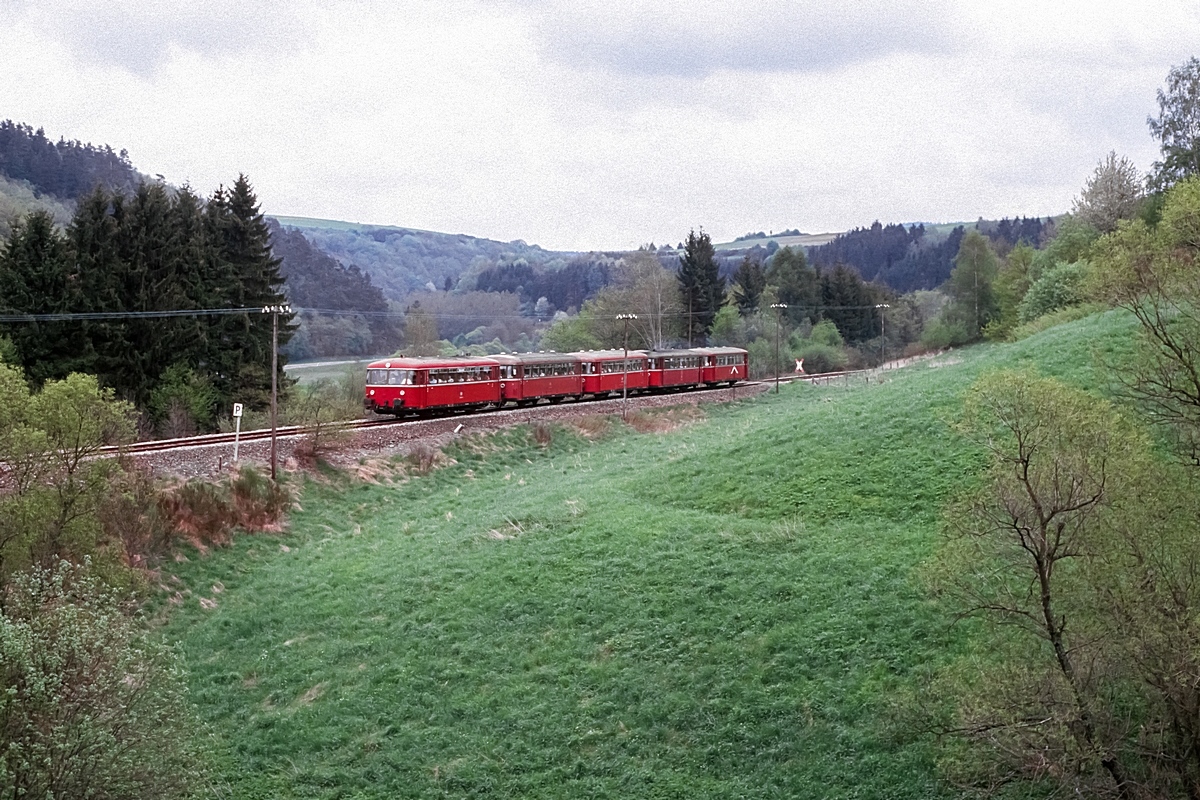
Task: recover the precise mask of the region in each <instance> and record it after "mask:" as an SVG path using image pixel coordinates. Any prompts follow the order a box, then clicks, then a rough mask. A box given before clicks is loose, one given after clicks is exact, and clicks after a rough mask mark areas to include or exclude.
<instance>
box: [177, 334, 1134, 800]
mask: <svg viewBox="0 0 1200 800" xmlns="http://www.w3.org/2000/svg"><path fill="white" fill-rule="evenodd" d="M1132 336H1133V327H1132V325H1131V324H1130V322H1129V320H1128V319H1127V318H1125V317H1123V316H1121V315H1119V314H1117V313H1109V314H1105V315H1098V316H1093V317H1089V318H1087V319H1084V320H1081V321H1079V322H1075V323H1071V324H1069V325H1063V326H1059V327H1057V328H1052V329H1050V330H1048V331H1045V332H1043V333H1041V334H1039V335H1037V336H1035V337H1032V338H1029V339H1026V340H1024V341H1022V342H1019V343H1016V344H1009V345H984V346H979V347H975V348H972V349H968V350H964V351H960V352H954V353H949V354H945V355H942V356H940V357H938V358H935V359H931V360H929V361H927V362H923V363H921V364H918V365H916V366H912V367H909V368H905V369H902V370H897V371H895V372H892V373H888V374H887V375H886V378H885V380H884V381H883V382H877V381H872V382H871V383H870V384H869V385H866V386H854V387H849V388H847V387H838V386H829V387H812V386H808V385H802V384H797V385H791V386H785V387H784V388H783V390H782V392H781V393H779V394H774V393H770V394H765V395H760V396H758V397H756V398H753V399H749V400H744V401H740V402H738V403H734V404H729V405H721V406H706V407H705V408H704V410H703V412H701V413H702V414H703V417H695V416H694V415H690V414H688V413H685V412H674V413H672V414H670V415H667V417H669V418H664V419H662V420H660V422H661V423H662V424H661V425H660V427H661V428H664V429H666V430H660V431H658V432H644V433H643V432H638V430H637V429H635V428H634V427H632V426H626V425H623V424H622V423H621V421H620V420H619V418H618V419H597V420H591V421H589V424H588V425H586V426H585V427H584V428H583V429H576V428H554V429H552V430H550V431H549V432H548V433H547V431H546V430H541V429H539V430H533V429H530V428H516V429H512V430H508V431H505V432H502V433H499V434H495V435H492V436H488V437H478V438H476V437H470V438H466V439H463V440H461V441H460V442H459V443H458V444H456V445H455V446H454V447H453V448H452V449H451V450H450V451H448V453H447V455H448V456H450V457H451V458H452V459H453V460H454V463H447V464H445V465H443V466H442V467H441V468H439V469H436V470H433V471H432V472H429V473H428V474H424V475H421V474H416V473H414V472H413V471H412V469H411V467H410V466H409V465H406V464H402V463H400V464H396V465H394V472H393V474H392V475H391V480H390V481H389V480H388V479H386V478H387V476H386V475H385V476H384V477H383V478H381V479H380V480H379V481H378V482H370V481H364V480H361V479H351V478H350V477H348V476H345V475H341V474H332V473H331V474H326V475H324V476H323V477H322V478H320V479H312V478H309V479H305V480H304V481H303V485H302V486H301V487H299V488H300V495H301V496H300V506H301V507H300V508H299V509H297V510H296V511H294V512H293V513H292V515H291V518H290V524H289V527H288V531H287V532H286V533H285V534H281V535H256V536H243V537H241V538H240V539H238V540H237V541H236V543H235V544H234V545H233V546H231V547H230V548H228V549H224V550H220V551H216V552H212V553H209V554H205V555H202V554H200V553H197V552H194V551H192V552H189V553H188V554H187V555H188V560H186V561H183V562H179V563H171V564H169V565H168V566H167V567H164V575H163V581H164V583H165V584H166V585H168V586H170V587H172V588H173V589H175V588H178V589H180V590H181V595H180V596H181V598H182V600H181V602H179V603H177V604H164V608H166V609H169V611H168V612H167V615H168V620H169V621H168V623H167V626H166V632H167V634H168V635H169V636H170V637H172V638H173V639H176V640H178V641H179V642H180V643H181V647H182V649H183V651H184V653H185V654H186V659H187V663H188V668H189V670H190V675H191V685H192V697H193V700H194V701H195V702H196V704H197V705H198V707H199V711H200V715H201V717H202V718H203V719H204V721H205V722H206V724H207V726H208V727H209V728H210V730H211V732H212V735H213V741H214V743H215V744H214V747H215V750H216V758H217V765H218V783H219V785H220V787H222V789H223V790H228V792H229V794H230V795H231V796H234V797H247V798H276V797H282V798H289V797H296V798H300V797H303V798H309V797H313V798H318V797H319V798H357V797H363V798H366V797H371V798H375V797H378V798H395V797H413V798H417V797H420V798H433V797H489V798H525V797H538V798H541V797H558V798H579V797H597V798H598V797H607V798H735V797H756V798H779V797H798V798H809V797H811V798H849V797H864V798H868V797H877V798H930V797H939V796H947V797H949V796H953V795H954V794H955V792H954V791H952V789H951V787H947V786H944V785H943V784H941V783H940V782H939V779H938V776H937V773H936V769H935V763H934V756H935V753H934V749H933V747H934V743H933V741H932V739H931V737H928V736H925V735H922V734H920V732H918V731H915V730H913V729H912V726H911V724H910V723H909V722H907V720H910V719H911V718H912V715H911V713H909V709H908V708H907V706H909V705H910V704H911V702H912V701H911V698H913V697H920V693H921V689H922V686H923V685H924V683H923V682H924V681H925V680H926V679H927V678H928V676H929V675H930V673H931V672H932V671H934V670H936V669H937V667H938V666H939V665H940V664H943V663H945V662H946V661H947V660H949V659H950V658H952V657H953V656H954V655H955V654H957V653H961V652H963V651H964V648H966V647H967V646H968V645H969V642H968V641H967V640H968V638H969V636H970V635H971V627H970V626H969V625H963V624H959V625H955V624H953V622H952V618H951V615H950V612H949V610H948V609H944V608H942V607H940V606H939V605H938V604H937V603H936V602H935V601H934V600H932V599H931V598H930V596H929V593H928V592H927V591H926V589H925V587H924V586H923V585H922V582H921V580H920V577H919V575H918V568H919V566H920V565H921V564H922V562H923V561H924V560H926V559H927V558H928V557H929V556H930V555H931V553H932V552H933V551H934V549H935V548H936V547H937V544H938V527H939V523H940V520H941V514H942V508H943V506H944V504H945V502H946V501H947V500H948V499H949V498H950V497H952V496H953V495H954V494H955V493H956V492H958V491H960V490H961V489H963V488H964V487H966V486H969V485H970V484H971V482H972V481H973V480H974V479H975V475H976V474H977V473H978V472H979V470H980V469H981V467H982V466H983V464H984V457H983V455H982V453H980V452H978V451H977V450H975V449H973V448H972V447H971V446H969V445H968V444H967V443H966V442H965V441H963V440H962V439H961V438H960V437H959V436H958V435H957V434H956V433H955V432H954V430H953V428H952V427H951V423H952V422H953V420H954V419H955V417H956V413H957V409H958V407H959V405H960V401H961V396H962V393H963V391H964V390H965V389H966V388H967V387H968V386H969V385H970V383H971V382H972V381H973V380H974V379H975V378H976V377H977V376H978V375H980V374H981V373H982V372H984V371H986V370H989V369H995V368H1002V367H1013V366H1020V365H1029V364H1032V365H1036V366H1037V367H1038V368H1039V369H1040V370H1041V371H1042V372H1043V373H1045V374H1050V375H1056V376H1059V377H1061V378H1063V379H1064V380H1067V381H1069V382H1071V383H1074V384H1077V385H1081V386H1085V387H1087V388H1091V389H1093V390H1096V391H1100V392H1104V391H1106V390H1107V388H1108V387H1109V386H1110V385H1111V384H1112V383H1113V378H1112V376H1111V375H1110V374H1109V373H1108V372H1107V371H1106V369H1105V368H1104V367H1103V366H1100V362H1099V361H1098V356H1101V357H1102V356H1109V357H1111V356H1114V355H1120V354H1122V353H1124V351H1125V350H1126V349H1127V348H1128V347H1129V346H1130V342H1131V339H1132ZM671 421H674V422H675V423H677V424H674V425H672V424H669V423H670V422H671ZM294 480H295V481H299V480H300V479H294ZM202 600H203V601H204V603H203V604H202V603H201V601H202ZM214 603H215V607H213V606H214Z"/></svg>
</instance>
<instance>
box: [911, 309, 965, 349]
mask: <svg viewBox="0 0 1200 800" xmlns="http://www.w3.org/2000/svg"><path fill="white" fill-rule="evenodd" d="M970 341H971V334H970V332H969V331H968V330H967V326H966V324H965V323H963V322H959V321H957V320H947V319H945V318H944V317H938V318H937V319H935V320H933V321H932V322H930V323H929V324H928V325H926V326H925V331H924V332H923V333H922V334H921V344H923V345H924V346H925V347H927V348H929V349H930V350H945V349H946V348H947V347H958V346H959V345H963V344H967V343H968V342H970Z"/></svg>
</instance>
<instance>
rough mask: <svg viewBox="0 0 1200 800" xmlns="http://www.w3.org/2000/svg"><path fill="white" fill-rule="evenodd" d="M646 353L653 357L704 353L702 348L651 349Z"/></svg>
mask: <svg viewBox="0 0 1200 800" xmlns="http://www.w3.org/2000/svg"><path fill="white" fill-rule="evenodd" d="M646 355H648V356H650V357H651V358H662V357H663V356H700V355H704V351H702V350H651V351H649V352H648V353H646Z"/></svg>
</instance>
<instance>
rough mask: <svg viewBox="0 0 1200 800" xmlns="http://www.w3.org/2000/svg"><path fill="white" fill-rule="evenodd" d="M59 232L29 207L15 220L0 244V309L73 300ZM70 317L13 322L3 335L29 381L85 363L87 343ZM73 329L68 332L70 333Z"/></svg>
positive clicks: (37, 308) (73, 284)
mask: <svg viewBox="0 0 1200 800" xmlns="http://www.w3.org/2000/svg"><path fill="white" fill-rule="evenodd" d="M72 273H73V270H72V264H71V258H70V252H69V250H68V247H67V242H66V239H65V237H64V236H63V235H62V234H61V233H59V231H58V230H57V229H56V228H55V227H54V219H53V218H52V217H51V216H50V215H49V214H48V213H46V212H44V211H35V212H33V213H32V214H29V215H28V216H26V217H25V218H24V219H23V220H19V221H18V222H17V223H16V225H14V226H13V229H12V232H11V234H10V235H9V237H8V241H7V242H5V244H4V246H3V248H2V249H0V313H6V314H13V313H18V314H59V313H63V312H65V311H70V310H71V309H72V308H73V307H74V306H76V305H78V302H79V286H78V282H77V281H75V280H74V276H73V274H72ZM72 325H73V323H70V322H41V321H39V322H18V323H12V324H9V325H6V326H4V327H3V330H0V332H2V333H4V334H6V335H7V336H8V337H9V338H10V339H11V340H12V343H13V344H14V345H15V346H16V348H17V351H18V352H19V354H20V360H21V363H20V364H19V365H18V366H21V367H23V368H24V369H25V371H26V375H27V376H28V377H29V379H30V380H31V381H34V382H35V383H39V384H40V383H42V382H44V381H46V380H48V379H53V378H62V377H65V376H66V375H67V374H68V373H70V372H74V371H81V370H84V369H87V367H88V351H87V348H85V347H82V346H80V344H79V343H78V341H77V339H78V338H79V337H78V330H77V329H76V330H72V329H71V326H72ZM73 334H74V335H73Z"/></svg>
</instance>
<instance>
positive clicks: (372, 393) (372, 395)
mask: <svg viewBox="0 0 1200 800" xmlns="http://www.w3.org/2000/svg"><path fill="white" fill-rule="evenodd" d="M374 396H375V390H374V389H372V390H371V397H374Z"/></svg>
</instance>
